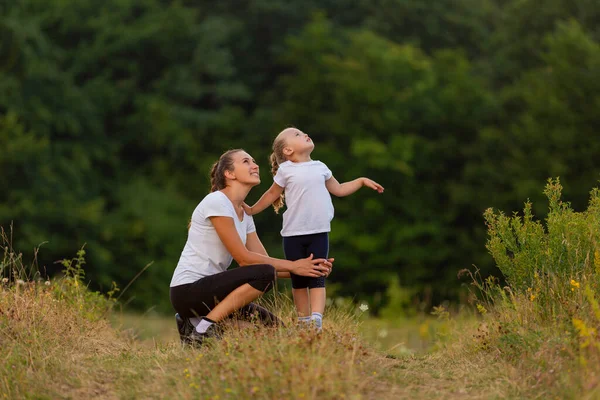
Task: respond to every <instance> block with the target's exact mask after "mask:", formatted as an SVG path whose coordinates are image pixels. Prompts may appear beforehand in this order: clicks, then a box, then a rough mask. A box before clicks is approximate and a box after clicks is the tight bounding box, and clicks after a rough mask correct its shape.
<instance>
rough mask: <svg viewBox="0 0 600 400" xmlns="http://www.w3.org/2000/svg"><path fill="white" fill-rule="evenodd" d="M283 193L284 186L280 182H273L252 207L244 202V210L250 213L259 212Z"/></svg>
mask: <svg viewBox="0 0 600 400" xmlns="http://www.w3.org/2000/svg"><path fill="white" fill-rule="evenodd" d="M281 193H283V188H282V187H281V186H279V185H278V184H276V183H273V184H272V185H271V187H270V188H269V190H267V191H266V192H265V193H264V194H263V195H262V196H261V197H260V199H259V200H258V201H257V202H256V203H255V204H254V205H253V206H252V207H250V206H249V205H248V204H246V203H243V204H242V207H244V211H245V212H246V214H248V215H254V214H258V213H259V212H261V211H263V210H264V209H265V208H267V207H269V206H270V205H271V204H273V202H274V201H275V200H277V199H278V198H279V196H281Z"/></svg>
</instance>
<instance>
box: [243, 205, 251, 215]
mask: <svg viewBox="0 0 600 400" xmlns="http://www.w3.org/2000/svg"><path fill="white" fill-rule="evenodd" d="M242 208H243V209H244V212H245V213H246V214H248V215H253V214H252V207H250V206H249V205H248V204H246V203H245V202H242Z"/></svg>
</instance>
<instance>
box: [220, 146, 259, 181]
mask: <svg viewBox="0 0 600 400" xmlns="http://www.w3.org/2000/svg"><path fill="white" fill-rule="evenodd" d="M232 159H233V171H227V172H226V174H227V175H226V177H227V178H228V179H232V180H236V181H238V182H240V183H244V184H249V185H252V186H256V185H258V184H259V183H260V174H259V167H258V164H256V162H255V161H254V158H252V156H251V155H250V154H248V153H246V152H245V151H238V152H237V153H235V154H233V155H232Z"/></svg>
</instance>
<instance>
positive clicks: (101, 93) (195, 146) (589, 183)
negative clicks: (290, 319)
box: [0, 0, 600, 311]
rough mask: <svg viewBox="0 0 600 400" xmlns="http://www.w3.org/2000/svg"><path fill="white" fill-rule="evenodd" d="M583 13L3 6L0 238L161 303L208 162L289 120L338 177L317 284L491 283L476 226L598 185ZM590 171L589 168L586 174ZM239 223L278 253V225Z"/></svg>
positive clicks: (583, 194) (372, 2) (550, 7)
mask: <svg viewBox="0 0 600 400" xmlns="http://www.w3.org/2000/svg"><path fill="white" fill-rule="evenodd" d="M599 78H600V3H598V2H597V1H591V0H546V1H543V2H542V1H539V0H436V1H432V2H424V1H421V0H353V1H350V0H320V1H317V0H247V1H218V2H214V1H206V0H196V1H189V0H179V1H167V0H105V1H96V0H52V1H48V0H14V1H12V2H2V3H0V171H1V173H0V187H1V188H2V190H1V191H0V225H1V226H3V227H4V229H5V230H7V229H8V228H9V226H10V224H11V222H12V223H13V225H14V233H13V245H14V247H15V248H17V249H19V250H20V251H22V252H23V253H24V256H25V257H28V254H29V253H31V254H33V251H32V250H33V248H34V247H36V246H38V245H40V244H42V243H43V244H42V249H41V251H40V253H39V255H38V263H39V265H40V267H41V268H42V269H44V270H46V271H47V272H48V273H50V274H52V273H56V272H57V271H58V270H60V267H59V266H57V265H56V264H55V263H54V261H56V260H58V259H61V258H65V257H71V256H72V255H74V254H75V252H76V251H77V249H79V248H80V247H81V246H82V245H83V244H84V243H85V244H86V250H87V252H88V259H87V278H88V279H89V280H91V285H92V286H94V287H95V288H100V289H104V290H107V289H108V288H110V285H111V282H112V281H113V280H114V281H116V282H117V283H118V284H119V285H120V286H121V287H124V286H125V285H126V284H127V283H128V282H130V280H131V279H132V278H133V277H134V276H135V275H136V274H137V273H138V272H139V271H140V270H141V269H142V268H143V267H144V266H145V265H146V264H147V263H149V262H151V261H153V262H154V263H153V265H152V266H150V267H149V268H148V270H147V271H145V272H144V273H143V274H142V275H141V277H140V278H139V279H138V280H137V281H136V282H135V283H134V284H133V285H132V286H131V288H130V289H129V290H128V293H127V294H126V295H125V296H124V297H125V298H127V299H129V301H130V302H131V305H133V306H135V307H138V308H141V309H147V308H149V307H153V306H156V307H157V308H158V309H159V310H163V311H168V310H170V305H169V301H168V286H169V281H170V278H171V274H172V271H173V269H174V267H175V265H176V263H177V260H178V257H179V254H180V252H181V249H182V248H183V245H184V242H185V239H186V224H187V221H188V219H189V216H190V215H191V212H192V211H193V208H194V207H195V205H196V204H197V203H198V201H199V200H201V199H202V197H203V196H204V195H205V194H206V193H207V191H208V169H209V167H210V165H211V164H212V163H213V162H214V161H215V160H216V158H217V157H218V156H219V155H220V154H221V153H222V152H223V151H224V150H226V149H228V148H237V147H243V148H244V149H246V150H247V151H249V152H250V153H251V154H252V155H253V156H254V157H255V158H256V160H257V161H258V162H259V164H260V165H261V167H262V173H261V176H262V182H263V183H262V184H261V186H260V187H258V188H256V189H254V190H253V192H252V193H251V194H250V197H249V201H250V202H252V201H255V200H256V199H257V198H258V197H259V195H260V194H261V193H262V192H263V191H264V190H265V189H266V188H267V187H268V186H269V185H270V184H271V182H272V181H271V177H270V173H269V168H268V163H267V156H268V154H269V153H270V146H271V143H272V140H273V138H274V136H275V135H276V133H277V132H279V131H280V130H281V129H282V128H284V127H286V126H290V125H294V126H297V127H298V128H300V129H302V130H304V131H306V132H307V133H309V134H311V136H312V137H313V139H314V141H315V142H316V149H315V152H314V153H313V156H314V158H315V159H321V160H323V161H325V162H326V163H327V164H328V165H329V167H330V168H331V169H332V171H333V172H334V175H335V176H336V177H337V178H338V180H340V181H342V180H348V179H353V178H355V177H358V176H368V177H371V178H373V179H375V180H376V181H378V182H380V183H381V184H382V185H384V186H385V188H386V192H385V193H384V194H383V195H381V196H378V195H376V194H374V193H372V192H370V191H368V190H365V189H363V190H362V191H360V192H359V193H357V194H356V195H354V196H351V197H348V198H342V199H334V205H335V207H336V218H335V220H334V223H333V231H332V234H331V255H332V256H335V257H336V269H335V273H334V274H333V275H332V276H331V278H330V281H331V282H332V283H334V284H337V285H336V286H335V287H336V289H335V290H336V291H337V293H339V294H340V295H344V296H356V297H360V298H364V299H370V300H371V301H372V304H373V305H374V306H375V308H377V307H378V306H381V305H383V304H385V302H386V296H385V295H384V296H382V295H381V294H382V293H385V289H386V287H387V285H388V283H389V282H390V281H393V282H397V281H395V279H399V282H400V283H401V284H402V286H405V287H410V288H411V289H412V290H413V293H416V294H417V297H420V298H421V300H423V301H426V302H433V303H437V302H440V301H442V300H444V299H452V298H456V296H457V294H458V291H459V284H460V282H459V281H458V279H457V271H458V270H459V269H462V268H468V267H470V266H471V265H473V264H474V265H476V266H477V267H479V268H480V269H482V271H483V272H484V274H490V273H493V274H496V273H497V272H496V271H495V269H494V266H493V261H492V258H491V257H490V256H489V255H488V254H487V253H486V250H485V246H484V245H485V241H486V232H485V226H484V222H483V217H482V213H483V211H484V209H485V208H487V207H496V208H500V209H502V210H505V211H508V212H510V211H511V210H517V209H520V208H521V206H522V203H523V202H524V201H525V200H526V199H528V198H529V199H531V200H532V201H533V203H534V211H535V212H536V214H537V215H538V217H544V215H545V211H544V210H545V207H546V204H545V202H544V200H543V199H544V197H543V193H542V190H543V187H544V183H545V181H546V179H547V178H548V177H556V176H560V177H561V182H563V184H564V186H565V190H564V192H565V197H566V198H567V199H568V200H570V201H571V202H572V204H573V206H574V207H575V208H579V209H582V208H583V207H584V206H585V205H586V203H587V198H588V192H589V190H590V189H591V188H592V187H594V186H596V185H597V181H598V178H599V177H600V175H599V170H598V167H597V166H598V162H597V160H598V159H599V158H598V157H599V156H600V140H599V135H598V134H597V130H596V129H597V128H594V127H595V126H600V113H599V112H598V110H599V109H600V79H599ZM594 160H596V161H594ZM255 219H256V222H257V225H258V228H259V231H260V232H261V237H262V238H263V241H264V242H265V245H266V247H267V249H268V250H269V251H270V253H271V254H272V255H274V256H281V255H282V250H281V244H280V238H279V229H280V226H281V220H280V216H276V215H275V214H274V213H273V212H272V211H270V210H268V211H265V212H263V213H262V214H260V215H258V216H257V217H256V218H255Z"/></svg>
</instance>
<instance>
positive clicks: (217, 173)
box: [188, 149, 244, 230]
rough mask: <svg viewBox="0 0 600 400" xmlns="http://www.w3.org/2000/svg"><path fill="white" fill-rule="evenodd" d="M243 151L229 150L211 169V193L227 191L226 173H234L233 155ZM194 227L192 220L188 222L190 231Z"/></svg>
mask: <svg viewBox="0 0 600 400" xmlns="http://www.w3.org/2000/svg"><path fill="white" fill-rule="evenodd" d="M240 151H244V150H242V149H232V150H227V151H226V152H225V153H223V154H221V157H219V159H218V160H217V161H216V162H215V163H214V164H213V165H212V167H211V168H210V192H211V193H212V192H216V191H217V190H221V189H225V187H226V186H227V181H226V180H225V171H233V155H234V154H235V153H238V152H240ZM191 226H192V220H191V219H190V222H188V230H190V227H191Z"/></svg>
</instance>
